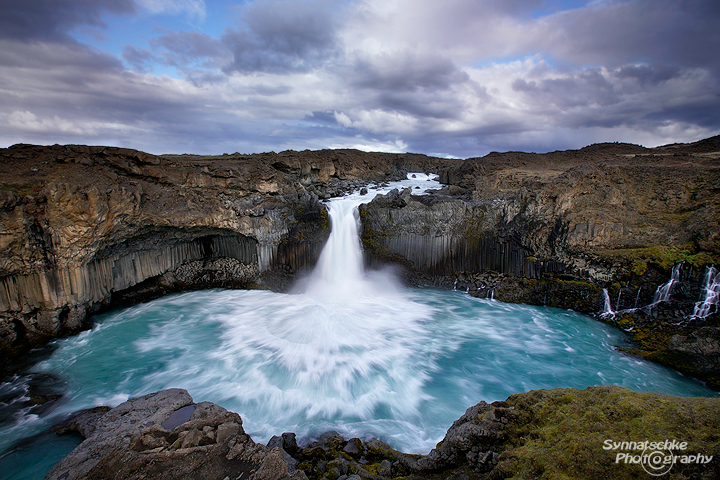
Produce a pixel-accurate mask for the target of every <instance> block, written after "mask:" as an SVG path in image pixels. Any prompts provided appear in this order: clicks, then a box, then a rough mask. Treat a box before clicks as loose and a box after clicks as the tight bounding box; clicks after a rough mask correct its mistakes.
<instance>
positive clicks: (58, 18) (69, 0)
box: [0, 0, 135, 41]
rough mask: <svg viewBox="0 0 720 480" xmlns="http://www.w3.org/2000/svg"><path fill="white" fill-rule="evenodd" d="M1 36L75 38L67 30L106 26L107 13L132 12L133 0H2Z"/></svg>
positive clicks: (54, 39) (55, 39)
mask: <svg viewBox="0 0 720 480" xmlns="http://www.w3.org/2000/svg"><path fill="white" fill-rule="evenodd" d="M0 12H1V13H0V38H5V39H14V40H20V41H31V40H51V41H72V39H71V37H70V36H69V35H68V31H70V30H71V29H73V28H75V27H78V26H81V25H92V26H100V27H102V26H104V23H103V21H102V15H103V14H105V13H114V14H131V13H134V12H135V4H134V3H133V1H132V0H0Z"/></svg>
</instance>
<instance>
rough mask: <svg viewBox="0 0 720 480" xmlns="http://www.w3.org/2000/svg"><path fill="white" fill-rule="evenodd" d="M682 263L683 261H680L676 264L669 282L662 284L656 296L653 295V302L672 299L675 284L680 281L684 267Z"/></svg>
mask: <svg viewBox="0 0 720 480" xmlns="http://www.w3.org/2000/svg"><path fill="white" fill-rule="evenodd" d="M682 264H683V262H680V263H678V264H677V265H675V266H674V267H673V269H672V274H671V275H670V280H668V282H667V283H664V284H662V285H660V286H659V287H658V289H657V290H656V291H655V296H654V297H653V304H655V303H659V302H666V301H668V300H670V295H671V294H672V289H673V286H674V285H675V284H676V283H678V282H679V281H680V269H681V268H682Z"/></svg>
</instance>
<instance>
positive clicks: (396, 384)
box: [0, 198, 716, 478]
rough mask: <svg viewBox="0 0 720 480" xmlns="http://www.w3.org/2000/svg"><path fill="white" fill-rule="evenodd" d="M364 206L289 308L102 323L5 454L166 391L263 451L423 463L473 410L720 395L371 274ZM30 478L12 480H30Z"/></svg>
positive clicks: (535, 319)
mask: <svg viewBox="0 0 720 480" xmlns="http://www.w3.org/2000/svg"><path fill="white" fill-rule="evenodd" d="M357 202H358V200H357V199H352V198H350V199H345V200H342V201H338V202H333V203H331V204H330V214H331V220H332V222H333V234H332V236H331V239H330V241H329V242H328V245H327V246H326V248H325V250H324V251H323V254H322V256H321V259H320V261H319V263H318V267H317V268H316V270H315V272H313V274H312V276H311V277H310V278H308V279H305V280H304V281H303V282H301V284H300V285H299V286H298V288H297V290H296V291H294V292H293V293H288V294H281V293H273V292H268V291H258V290H254V291H253V290H247V291H242V290H208V291H200V292H190V293H183V294H178V295H172V296H168V297H165V298H162V299H159V300H155V301H153V302H149V303H146V304H142V305H136V306H133V307H129V308H125V309H120V310H116V311H113V312H109V313H107V314H104V315H101V316H99V317H97V318H96V319H95V321H96V324H95V326H94V327H93V328H92V330H88V331H85V332H83V333H81V334H79V335H76V336H74V337H71V338H67V339H62V340H58V341H57V342H56V344H55V347H56V348H55V350H54V352H53V353H52V355H51V356H49V357H48V358H46V359H45V360H43V361H41V362H40V363H38V364H36V365H34V366H33V367H32V370H33V371H34V372H36V373H46V374H51V375H53V376H54V377H56V378H59V379H60V380H61V382H62V384H63V395H64V396H63V398H62V399H61V400H59V401H58V402H56V404H55V405H54V408H53V409H52V410H49V411H47V412H45V413H44V414H43V415H40V416H37V415H34V416H33V415H18V416H16V418H13V419H11V420H9V421H6V422H5V423H4V424H3V425H2V426H0V428H1V429H2V430H0V431H1V432H2V434H3V435H1V436H0V442H2V443H0V451H2V450H3V449H5V448H6V447H8V446H10V445H11V444H12V443H14V442H15V441H17V440H18V439H19V438H22V437H25V436H29V435H31V434H33V433H35V432H38V431H40V430H42V429H43V428H47V427H48V426H49V425H50V424H51V423H52V422H53V421H54V420H55V419H57V418H60V417H62V416H63V415H67V414H69V413H71V412H73V411H76V410H78V409H82V408H87V407H92V406H95V405H101V404H109V405H116V404H118V403H120V402H122V401H124V400H126V399H127V398H131V397H136V396H140V395H144V394H146V393H150V392H153V391H156V390H160V389H163V388H169V387H181V388H185V389H187V390H188V391H189V392H190V394H191V395H192V396H193V398H194V399H195V400H196V401H206V400H207V401H212V402H215V403H217V404H219V405H222V406H224V407H225V408H227V409H229V410H231V411H235V412H238V413H239V414H240V415H241V416H242V417H243V421H244V427H245V429H246V431H247V432H248V433H249V434H251V436H252V437H253V438H254V439H255V440H256V441H259V442H265V441H267V440H268V439H269V438H270V437H271V436H272V435H279V434H280V433H282V432H288V431H292V432H295V433H296V434H297V435H298V436H299V437H300V438H303V437H304V438H308V437H313V436H316V435H319V434H320V433H323V432H325V431H327V430H336V431H338V432H340V433H341V434H343V435H344V436H345V437H346V438H348V437H352V436H358V437H361V438H367V437H371V436H375V437H378V438H381V439H383V440H384V441H386V442H388V443H389V444H390V445H392V446H393V447H395V448H397V449H400V450H403V451H406V452H416V453H427V452H428V451H429V450H430V449H431V448H432V447H433V446H434V445H435V444H436V443H437V442H438V441H439V440H441V439H442V437H443V436H444V434H445V431H446V430H447V428H448V427H449V426H450V425H451V424H452V422H453V421H454V420H455V419H457V418H458V417H459V416H460V415H461V414H462V413H463V412H464V411H465V409H466V408H467V407H468V406H471V405H474V404H475V403H477V402H479V401H480V400H485V401H494V400H500V399H504V398H506V397H507V396H509V395H511V394H513V393H517V392H522V391H527V390H531V389H538V388H555V387H576V388H585V387H587V386H591V385H621V386H625V387H628V388H631V389H633V390H639V391H652V392H659V393H664V394H670V395H678V396H714V395H716V392H714V391H712V390H710V389H708V388H706V387H705V386H704V385H702V384H701V383H699V382H697V381H694V380H692V379H689V378H686V377H683V376H682V375H680V374H678V373H676V372H674V371H672V370H670V369H667V368H664V367H661V366H659V365H656V364H653V363H649V362H646V361H643V360H640V359H637V358H634V357H631V356H627V355H625V354H623V353H621V352H619V351H617V349H616V348H615V346H616V345H622V344H624V343H625V342H626V339H625V337H624V334H623V333H622V332H620V331H618V330H616V329H613V328H611V327H609V326H607V325H604V324H602V323H600V322H597V321H596V320H594V319H592V318H590V317H587V316H584V315H580V314H577V313H574V312H570V311H564V310H558V309H553V308H545V307H532V306H527V305H514V304H505V303H501V302H496V301H492V300H487V299H478V298H474V297H471V296H469V295H467V294H465V293H461V292H455V291H441V290H434V289H417V288H416V289H409V288H404V287H401V286H400V285H399V284H398V283H397V282H396V281H395V279H394V277H393V275H392V274H391V272H382V271H378V272H365V271H364V270H363V268H362V255H361V253H360V255H359V256H358V255H357V251H359V248H360V246H359V241H358V238H357V216H356V213H354V207H353V205H354V204H357ZM343 222H345V223H343ZM340 225H345V226H344V227H342V229H341V228H340ZM345 228H347V230H348V231H347V232H344V236H340V235H339V234H340V230H344V229H345ZM353 229H354V230H353ZM353 232H354V233H353ZM356 250H357V251H356ZM20 383H22V382H20ZM3 387H4V388H10V387H9V386H8V385H4V386H3ZM16 387H17V386H16ZM17 388H19V387H17ZM43 439H44V440H43V441H50V440H46V437H43ZM43 448H44V449H45V450H44V451H43V453H42V454H43V455H47V451H48V449H49V450H52V448H51V447H43ZM58 448H61V449H62V448H65V449H66V450H67V449H68V448H69V447H68V445H67V444H65V445H64V446H61V447H58ZM30 454H31V455H32V454H33V452H32V451H31V452H30ZM35 454H37V452H35ZM6 456H7V455H6ZM13 461H16V460H13ZM26 461H27V462H29V463H32V461H30V460H26ZM0 462H1V461H0ZM50 465H52V464H50ZM50 465H48V468H49V466H50ZM6 471H7V470H6ZM18 475H20V476H16V477H11V478H25V477H23V476H22V472H20V473H19V474H18Z"/></svg>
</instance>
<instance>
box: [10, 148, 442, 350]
mask: <svg viewBox="0 0 720 480" xmlns="http://www.w3.org/2000/svg"><path fill="white" fill-rule="evenodd" d="M428 162H431V159H429V158H428V157H424V156H422V155H389V154H363V153H361V152H357V151H352V150H341V151H330V150H327V151H322V152H309V151H308V152H292V151H290V152H282V153H279V154H275V153H272V152H271V153H266V154H257V155H240V154H233V155H223V156H214V157H202V156H195V155H176V156H171V155H163V156H155V155H148V154H145V153H143V152H138V151H135V150H129V149H123V148H112V147H88V146H73V145H70V146H59V145H55V146H52V147H37V146H32V145H16V146H13V147H10V148H8V149H0V250H1V251H2V252H1V253H0V350H2V351H3V352H4V353H3V357H4V358H9V357H10V356H12V355H16V354H18V353H20V352H22V351H24V350H26V349H27V347H28V346H33V345H40V344H42V343H43V342H45V341H46V340H47V339H49V338H52V337H55V336H60V335H67V334H69V333H72V332H75V331H77V330H79V329H81V328H85V326H86V325H87V318H88V315H89V314H92V313H95V312H98V311H101V310H103V309H106V308H110V307H111V306H113V305H121V304H124V303H128V302H133V301H138V300H142V299H146V298H151V297H154V296H159V295H162V294H164V293H167V292H172V291H178V290H185V289H192V288H208V287H242V288H255V287H265V288H267V287H270V288H277V289H282V288H284V287H285V286H286V285H287V282H288V279H289V278H291V277H292V275H293V274H294V273H295V272H296V271H299V270H302V269H304V268H307V266H308V265H312V264H314V262H315V261H316V260H317V257H318V255H319V252H320V250H321V248H322V246H323V244H324V242H325V239H326V238H327V235H328V233H329V230H328V222H327V215H326V213H325V210H324V207H323V206H322V205H321V204H320V202H319V200H320V199H323V198H329V197H331V196H336V195H340V194H342V193H344V192H345V191H347V190H348V189H354V188H359V187H361V186H362V185H365V183H367V182H368V181H384V180H387V179H392V178H396V177H398V176H399V175H403V174H404V171H405V169H406V168H407V167H408V166H410V165H412V166H415V167H416V168H420V167H421V166H422V165H424V164H427V163H428Z"/></svg>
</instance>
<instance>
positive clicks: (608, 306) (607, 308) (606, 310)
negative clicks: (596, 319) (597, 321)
mask: <svg viewBox="0 0 720 480" xmlns="http://www.w3.org/2000/svg"><path fill="white" fill-rule="evenodd" d="M603 297H604V299H605V305H604V306H603V312H602V313H601V314H600V316H601V317H614V316H615V312H614V311H613V309H612V303H611V302H610V293H608V289H607V288H603Z"/></svg>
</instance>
